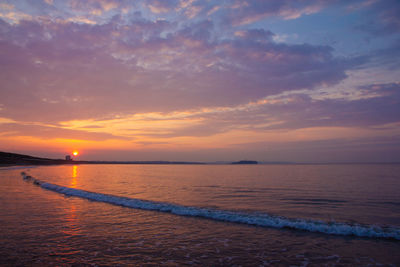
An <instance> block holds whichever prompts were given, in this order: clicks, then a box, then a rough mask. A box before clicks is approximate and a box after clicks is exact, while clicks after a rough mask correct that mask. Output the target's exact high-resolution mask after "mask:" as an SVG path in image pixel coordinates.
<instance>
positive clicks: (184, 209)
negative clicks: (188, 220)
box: [21, 172, 400, 240]
mask: <svg viewBox="0 0 400 267" xmlns="http://www.w3.org/2000/svg"><path fill="white" fill-rule="evenodd" d="M21 175H22V177H23V179H24V180H27V181H31V182H32V183H33V184H36V185H38V186H40V187H42V188H44V189H47V190H50V191H53V192H57V193H60V194H64V195H66V196H75V197H80V198H84V199H88V200H92V201H98V202H104V203H109V204H113V205H118V206H123V207H129V208H134V209H142V210H151V211H160V212H166V213H171V214H175V215H181V216H191V217H202V218H207V219H212V220H216V221H225V222H232V223H242V224H248V225H255V226H261V227H272V228H289V229H296V230H303V231H309V232H318V233H325V234H331V235H345V236H357V237H369V238H388V239H396V240H400V229H399V228H394V227H380V226H375V225H360V224H348V223H338V222H324V221H317V220H305V219H291V218H286V217H280V216H272V215H269V214H265V213H264V214H248V213H240V212H234V211H226V210H216V209H207V208H199V207H191V206H183V205H178V204H171V203H164V202H155V201H149V200H142V199H135V198H127V197H120V196H114V195H108V194H102V193H96V192H90V191H85V190H81V189H76V188H70V187H64V186H59V185H56V184H51V183H47V182H43V181H41V180H38V179H35V178H33V177H32V176H29V175H26V174H25V173H24V172H22V173H21Z"/></svg>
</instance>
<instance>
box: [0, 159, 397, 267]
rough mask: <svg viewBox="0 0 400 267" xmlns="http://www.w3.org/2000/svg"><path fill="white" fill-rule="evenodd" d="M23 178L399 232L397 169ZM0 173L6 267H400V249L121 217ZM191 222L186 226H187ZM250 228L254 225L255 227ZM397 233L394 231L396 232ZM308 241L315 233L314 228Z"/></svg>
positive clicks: (93, 172) (14, 173)
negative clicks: (128, 266)
mask: <svg viewBox="0 0 400 267" xmlns="http://www.w3.org/2000/svg"><path fill="white" fill-rule="evenodd" d="M22 170H24V171H25V172H26V173H27V174H29V175H31V176H33V177H34V178H36V179H39V180H41V181H43V182H46V183H49V184H54V185H58V186H62V187H66V188H69V189H76V190H78V192H79V190H85V191H90V192H93V193H95V194H100V195H104V194H106V195H112V196H117V197H122V198H124V199H135V200H137V199H138V200H143V201H150V203H162V204H165V205H175V206H177V207H186V208H194V209H201V210H203V209H205V210H211V211H220V212H228V213H229V214H234V215H235V214H236V215H237V214H239V215H241V214H245V215H248V216H250V219H251V218H254V216H266V215H268V216H272V217H273V218H275V217H279V218H284V219H288V220H300V221H302V222H303V221H304V222H321V223H325V224H326V225H335V224H343V225H349V226H352V227H353V226H361V227H377V229H378V231H394V233H396V231H397V230H398V229H400V194H398V192H399V191H400V177H399V173H400V166H399V165H247V166H245V165H234V166H232V165H76V166H52V167H37V168H29V169H27V170H25V169H22ZM22 170H21V169H4V168H3V170H1V171H0V179H1V183H2V187H1V189H0V200H1V202H0V208H1V212H0V219H1V220H0V225H1V227H2V231H1V234H0V240H1V242H2V244H5V245H4V246H3V247H2V249H0V258H1V260H0V261H2V263H6V264H10V265H13V264H28V263H33V264H38V265H39V264H42V263H43V262H45V263H46V264H50V265H51V264H54V265H59V264H97V265H101V264H105V265H116V264H145V263H149V264H156V265H159V264H165V265H174V264H198V265H233V264H239V265H250V266H254V265H260V264H261V265H268V264H272V265H280V264H281V265H290V264H292V265H305V264H307V263H310V264H316V265H320V264H331V265H336V264H338V265H355V264H357V265H366V264H372V265H375V264H380V263H381V264H399V263H400V257H399V256H398V254H399V253H398V251H400V241H398V240H397V239H395V238H389V239H387V238H376V237H374V238H370V237H357V236H354V235H332V234H326V233H314V232H310V231H304V230H296V229H286V228H276V227H259V226H251V225H249V224H246V223H234V222H230V221H229V220H228V221H218V220H214V219H213V218H212V217H210V218H200V217H193V216H178V215H176V214H171V213H167V212H159V211H157V210H155V211H149V210H141V209H137V208H129V207H121V206H117V205H111V204H109V203H104V202H99V201H90V200H87V199H85V198H81V197H74V196H71V197H68V196H66V195H65V194H60V193H57V192H53V191H49V190H45V189H43V188H41V187H38V186H34V185H33V184H31V183H28V182H26V181H24V180H23V179H22V178H21V175H20V172H21V171H22ZM182 215H190V214H182ZM252 216H253V217H252ZM393 229H394V230H393ZM311 230H312V228H311Z"/></svg>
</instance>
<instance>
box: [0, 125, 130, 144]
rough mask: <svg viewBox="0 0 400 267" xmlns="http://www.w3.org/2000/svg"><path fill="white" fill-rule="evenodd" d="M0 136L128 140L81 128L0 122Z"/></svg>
mask: <svg viewBox="0 0 400 267" xmlns="http://www.w3.org/2000/svg"><path fill="white" fill-rule="evenodd" d="M0 132H1V134H0V136H2V137H3V138H7V137H13V136H29V137H36V138H40V139H45V140H46V139H56V138H60V137H62V138H65V139H72V140H91V141H105V140H110V139H119V140H128V139H127V138H126V137H121V136H115V135H112V134H108V133H101V132H88V131H82V130H70V129H63V128H59V127H56V126H45V125H33V124H23V123H17V122H14V123H2V124H0Z"/></svg>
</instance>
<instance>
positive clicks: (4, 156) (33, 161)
mask: <svg viewBox="0 0 400 267" xmlns="http://www.w3.org/2000/svg"><path fill="white" fill-rule="evenodd" d="M55 164H71V162H70V161H67V160H64V159H48V158H39V157H33V156H28V155H22V154H16V153H9V152H1V151H0V165H55Z"/></svg>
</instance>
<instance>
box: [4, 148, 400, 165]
mask: <svg viewBox="0 0 400 267" xmlns="http://www.w3.org/2000/svg"><path fill="white" fill-rule="evenodd" d="M62 164H65V165H68V164H69V165H71V164H201V165H205V164H211V165H220V164H232V165H246V164H262V165H266V164H270V165H288V164H297V165H308V164H313V165H314V164H315V165H325V164H333V165H334V164H400V162H318V163H316V162H302V163H299V162H289V161H266V162H264V161H255V160H240V161H234V162H229V161H218V162H192V161H163V160H160V161H96V160H90V161H88V160H65V159H49V158H41V157H34V156H29V155H23V154H17V153H11V152H2V151H0V167H1V166H15V165H22V166H24V165H62Z"/></svg>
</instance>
